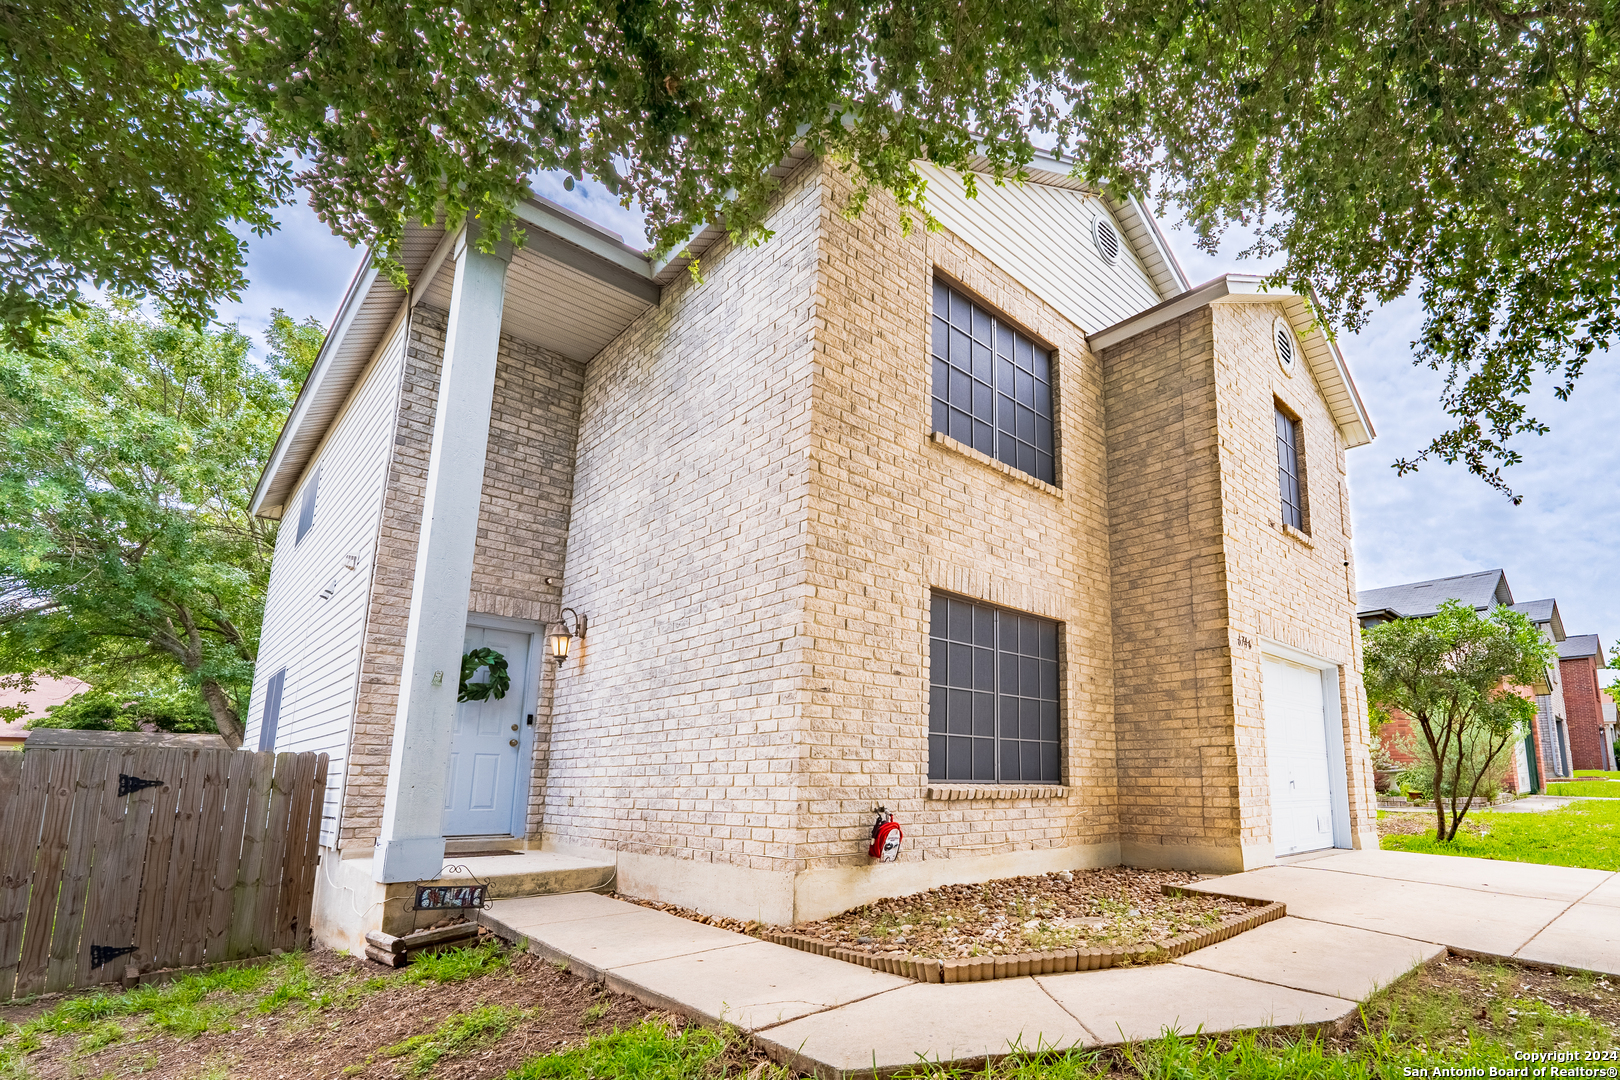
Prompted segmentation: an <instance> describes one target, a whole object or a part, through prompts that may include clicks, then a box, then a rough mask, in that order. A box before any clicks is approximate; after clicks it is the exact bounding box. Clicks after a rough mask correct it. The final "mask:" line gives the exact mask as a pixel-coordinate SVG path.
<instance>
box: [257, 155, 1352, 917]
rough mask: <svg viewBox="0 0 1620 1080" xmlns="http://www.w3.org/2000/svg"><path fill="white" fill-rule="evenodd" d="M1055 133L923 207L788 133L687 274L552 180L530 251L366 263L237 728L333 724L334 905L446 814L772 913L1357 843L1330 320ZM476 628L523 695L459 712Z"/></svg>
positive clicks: (529, 227) (473, 831)
mask: <svg viewBox="0 0 1620 1080" xmlns="http://www.w3.org/2000/svg"><path fill="white" fill-rule="evenodd" d="M1032 172H1033V175H1032V177H1031V179H1030V181H1029V182H1028V183H1025V184H1022V185H1012V184H1009V185H1007V186H1005V187H998V186H996V185H994V184H992V183H989V182H988V181H985V180H981V183H980V185H979V196H978V198H976V199H971V200H970V199H968V198H966V197H965V195H964V190H963V184H962V181H961V179H960V178H959V177H957V176H954V175H951V174H948V173H944V172H940V171H938V170H933V169H929V170H928V176H929V180H930V187H929V202H930V206H931V207H932V209H933V212H934V213H935V214H936V216H937V217H938V219H939V221H940V222H941V223H942V224H943V226H944V228H943V229H942V230H941V231H937V232H929V231H925V230H922V229H917V230H913V231H910V232H909V233H908V232H906V231H904V230H902V228H901V225H900V215H899V212H898V208H897V207H896V206H895V205H894V203H893V202H892V201H886V200H884V199H882V198H875V199H874V200H873V202H872V204H871V205H870V206H869V207H868V209H867V210H866V211H865V212H864V213H863V214H862V215H861V216H859V217H856V218H854V219H850V218H848V217H846V216H845V214H844V208H845V207H846V206H847V205H848V200H849V198H850V194H851V189H850V185H849V183H848V182H847V180H846V179H845V177H844V176H843V175H842V174H841V173H840V172H839V170H838V169H837V168H835V167H834V166H832V165H831V164H829V163H827V162H825V161H821V160H817V159H813V158H804V159H798V160H792V161H788V162H785V163H784V165H783V167H782V169H781V170H780V175H781V181H782V183H781V188H780V190H779V192H778V193H777V195H776V197H775V200H774V204H773V208H772V210H771V213H770V217H769V219H768V225H769V227H770V229H771V230H772V231H773V233H774V235H773V236H772V237H771V239H770V240H769V241H767V242H765V243H763V244H760V245H759V246H755V247H749V246H739V245H737V244H734V243H732V242H730V241H729V240H728V239H727V238H726V237H725V236H724V234H723V233H722V232H720V231H718V230H710V231H709V232H707V233H705V234H703V235H701V236H699V237H698V238H697V239H696V240H695V241H694V242H693V244H692V246H691V251H692V252H693V253H694V254H698V255H701V259H702V274H701V277H698V276H695V275H694V274H692V273H690V272H689V268H688V266H687V265H686V264H685V263H683V262H681V261H679V260H675V261H670V262H663V263H660V262H655V261H651V260H649V259H648V258H647V257H645V256H644V255H643V254H642V253H640V252H638V251H636V250H634V249H633V248H631V247H629V246H627V245H625V244H624V243H622V242H621V240H620V238H619V237H617V236H615V235H612V234H611V233H609V232H607V231H606V230H604V229H603V228H601V227H599V226H597V225H595V224H593V223H592V222H590V221H587V220H584V219H582V218H580V217H578V216H577V215H575V214H573V213H572V212H570V211H568V210H565V209H563V208H561V207H558V206H556V205H553V204H551V203H547V202H545V201H543V200H532V201H530V202H527V203H525V204H524V205H523V206H522V207H520V210H519V214H520V217H521V219H522V225H523V228H524V230H525V232H526V236H527V239H526V242H525V243H524V244H523V245H522V246H521V247H518V248H516V249H514V248H513V247H512V246H511V245H510V244H507V243H504V242H503V243H500V244H497V245H496V246H495V250H494V251H493V253H486V252H484V251H482V250H481V249H480V245H479V244H477V243H475V242H472V240H471V239H470V238H469V235H468V233H467V232H466V231H465V230H459V231H455V232H453V233H448V234H447V233H445V232H444V231H443V230H435V229H417V228H412V229H411V230H409V231H408V233H407V235H406V240H405V244H404V250H403V254H402V259H403V262H404V264H405V266H406V268H407V270H408V272H409V276H410V282H411V286H410V289H409V290H408V291H401V290H399V289H396V288H395V287H394V286H392V285H391V284H389V283H388V281H387V280H386V279H384V278H382V277H379V276H378V275H377V273H376V272H375V271H372V270H369V269H368V270H365V271H364V272H362V273H361V274H360V275H359V276H358V277H357V279H356V280H355V282H354V284H353V286H352V287H351V289H350V291H349V293H348V295H347V297H346V298H345V299H344V300H343V302H342V305H341V307H340V309H339V314H338V317H337V319H336V321H335V323H334V325H333V327H332V331H331V333H330V335H329V338H328V340H327V342H326V345H325V347H324V348H323V350H322V352H321V355H320V358H319V360H318V362H317V364H316V366H315V369H314V372H313V373H312V375H311V376H310V379H309V382H308V384H307V386H306V387H305V389H304V391H303V393H302V395H301V396H300V398H299V400H298V403H297V405H296V406H295V408H294V410H293V413H292V416H291V418H290V419H289V421H288V423H287V426H286V430H285V431H284V432H283V434H282V436H281V440H280V442H279V443H278V445H277V448H276V451H275V454H274V458H273V460H272V462H271V464H270V466H269V467H268V469H267V470H266V472H265V474H264V478H263V481H262V483H261V485H260V487H259V490H258V492H257V495H256V497H255V502H254V510H255V512H256V513H258V514H261V515H263V516H266V517H271V518H279V519H280V520H281V521H282V526H281V530H280V534H279V537H278V540H277V548H276V555H275V563H274V569H273V571H272V575H271V583H270V594H269V602H268V606H267V610H266V614H265V624H264V635H263V643H262V648H261V654H260V662H259V666H258V673H257V675H256V678H255V685H254V693H253V702H252V707H251V710H250V722H249V727H248V740H249V744H250V745H258V746H263V747H267V748H269V747H273V748H275V749H277V750H321V751H325V752H327V753H329V754H331V755H332V768H331V771H330V774H329V775H330V776H331V788H330V792H329V795H328V799H327V804H326V810H325V819H324V826H323V834H322V842H323V849H324V850H323V860H324V861H323V867H322V875H321V882H320V885H319V887H318V888H319V890H320V894H321V895H320V896H319V897H318V898H317V911H318V912H319V913H320V914H319V915H318V919H319V920H321V921H320V922H319V923H318V925H317V927H316V930H317V933H318V934H319V935H321V936H322V937H324V938H325V939H327V940H344V941H353V940H355V938H354V934H355V931H356V929H357V928H358V929H359V930H362V931H363V930H364V929H367V928H371V927H375V926H377V925H380V924H381V923H384V922H386V921H387V920H388V919H391V918H394V916H393V915H392V914H390V913H391V912H393V911H395V910H396V908H397V904H396V905H394V906H390V903H389V901H392V900H395V899H397V897H398V896H400V895H402V894H401V892H400V890H402V889H404V888H406V887H407V886H408V885H409V883H411V882H413V881H419V880H425V879H430V878H432V877H434V876H435V875H437V874H438V872H439V870H440V867H441V862H442V860H443V859H444V857H445V852H446V845H447V843H449V844H450V845H451V847H452V849H454V848H455V847H456V846H457V843H458V838H460V839H461V840H462V841H463V842H465V838H472V840H471V842H472V843H474V844H481V845H484V846H489V845H491V844H498V845H502V846H527V847H530V848H543V849H546V850H548V851H556V852H562V853H573V854H576V855H580V856H582V857H589V858H595V859H607V860H610V861H611V862H612V863H613V864H614V866H615V867H616V875H617V877H616V887H617V888H618V889H619V890H621V891H623V892H626V893H630V894H634V895H641V896H647V897H654V898H659V899H663V900H667V901H672V902H677V903H681V904H685V905H688V906H691V907H695V908H699V909H702V910H705V911H710V912H715V913H722V914H727V915H734V916H744V917H748V918H758V919H762V920H765V921H767V922H776V923H786V922H791V921H794V920H798V919H804V918H808V917H820V916H825V915H827V914H829V913H832V912H836V911H840V910H843V909H846V908H849V907H851V906H854V905H857V904H860V903H863V902H866V901H870V900H872V899H875V898H877V897H881V896H886V895H900V894H905V893H909V892H914V891H917V890H921V889H925V888H929V887H932V886H936V885H940V884H943V883H949V882H968V881H976V880H987V879H990V878H995V877H1005V876H1010V875H1016V874H1021V873H1033V872H1041V871H1048V870H1057V869H1065V868H1078V867H1087V866H1097V865H1109V864H1118V863H1121V862H1125V863H1131V864H1135V865H1143V866H1159V867H1186V868H1196V869H1204V870H1215V871H1231V870H1240V869H1243V868H1246V867H1252V866H1256V865H1262V864H1265V863H1268V862H1271V861H1272V860H1274V859H1275V858H1276V857H1278V856H1279V855H1285V854H1289V853H1293V852H1298V851H1306V850H1311V849H1314V848H1324V847H1334V846H1337V847H1354V846H1362V845H1369V846H1376V843H1377V840H1376V835H1375V831H1374V822H1373V792H1372V773H1371V768H1370V764H1369V758H1368V752H1367V727H1366V707H1365V700H1364V696H1363V692H1362V686H1361V678H1360V653H1359V647H1358V638H1357V633H1356V620H1355V584H1354V583H1355V575H1354V568H1353V566H1352V556H1351V545H1350V514H1349V501H1348V500H1349V495H1348V490H1347V486H1346V479H1345V454H1346V451H1347V450H1349V449H1350V448H1352V447H1356V446H1360V445H1363V444H1365V443H1367V442H1369V441H1370V440H1371V439H1372V437H1373V430H1372V425H1371V423H1370V421H1369V419H1368V417H1367V414H1366V411H1365V409H1364V408H1363V406H1362V403H1361V401H1360V399H1359V397H1358V396H1357V393H1356V390H1355V387H1354V385H1353V383H1352V382H1351V379H1350V374H1349V371H1348V369H1347V367H1346V364H1345V361H1344V359H1343V357H1342V356H1341V355H1340V353H1339V350H1338V349H1337V347H1336V346H1335V344H1334V343H1333V341H1332V340H1331V339H1330V338H1329V337H1328V336H1327V335H1325V334H1324V333H1323V332H1322V330H1321V328H1320V327H1318V326H1317V325H1316V324H1315V323H1314V322H1313V319H1312V316H1311V311H1310V308H1309V305H1308V304H1307V303H1306V302H1305V300H1303V299H1301V298H1300V297H1297V296H1293V295H1289V294H1287V293H1278V292H1267V291H1266V290H1265V289H1263V288H1262V287H1261V285H1260V283H1259V282H1258V281H1257V280H1256V279H1253V278H1246V277H1236V276H1232V277H1225V278H1221V279H1218V280H1215V281H1212V282H1209V283H1207V284H1204V285H1201V286H1198V287H1196V288H1192V287H1189V285H1188V282H1187V281H1186V280H1185V279H1184V277H1183V275H1182V272H1181V270H1180V269H1179V267H1178V266H1177V264H1176V261H1175V259H1174V258H1173V257H1172V256H1171V254H1170V252H1169V250H1168V248H1167V246H1166V245H1165V243H1164V240H1163V238H1162V236H1161V235H1160V232H1159V229H1158V227H1157V226H1156V224H1155V223H1154V221H1153V219H1152V217H1151V216H1150V215H1149V213H1148V211H1147V210H1146V209H1145V208H1144V207H1143V206H1142V205H1141V204H1140V203H1139V202H1138V201H1136V200H1135V199H1130V198H1123V199H1122V198H1115V197H1112V196H1108V195H1104V194H1099V193H1098V192H1096V191H1093V190H1090V189H1088V188H1087V187H1085V186H1084V185H1082V184H1080V183H1079V182H1077V181H1076V180H1074V179H1073V178H1072V177H1071V176H1069V175H1068V173H1069V170H1068V166H1066V165H1064V164H1062V163H1060V162H1056V161H1051V160H1039V161H1037V162H1036V163H1035V165H1034V166H1033V169H1032ZM559 623H560V624H561V627H566V629H567V631H568V632H569V633H570V634H571V635H572V636H571V637H561V636H559V637H558V638H557V641H558V644H559V645H562V644H566V645H567V646H568V649H567V653H566V660H564V661H563V662H561V663H560V664H559V663H558V662H557V661H556V660H554V659H552V655H553V654H552V653H550V652H549V651H548V649H547V644H546V643H547V640H548V634H558V633H560V629H561V627H560V626H559ZM486 648H487V649H493V650H495V651H496V652H497V653H499V654H500V655H501V656H502V657H503V658H504V663H505V665H506V668H507V675H508V677H509V678H510V689H509V690H508V691H507V693H506V694H505V696H503V697H500V698H495V697H493V696H491V697H489V698H486V699H484V700H470V701H466V702H462V703H459V704H458V702H457V700H456V699H457V692H458V681H459V673H460V668H461V665H462V661H463V656H464V654H466V653H469V652H471V651H473V650H475V649H486ZM485 670H487V669H485ZM487 678H488V675H487V674H484V673H480V674H479V675H478V676H476V680H475V681H482V680H484V679H487ZM878 806H883V807H886V808H888V810H889V811H891V812H892V813H894V814H895V815H896V818H897V820H898V821H899V822H900V823H901V825H902V826H903V830H904V842H903V844H902V846H901V848H900V851H899V856H898V859H897V860H896V861H894V862H888V863H883V862H876V861H874V860H873V859H871V858H870V857H869V856H868V852H867V846H868V843H869V834H870V830H871V826H872V823H873V815H874V809H875V808H876V807H878ZM447 838H449V839H448V840H447Z"/></svg>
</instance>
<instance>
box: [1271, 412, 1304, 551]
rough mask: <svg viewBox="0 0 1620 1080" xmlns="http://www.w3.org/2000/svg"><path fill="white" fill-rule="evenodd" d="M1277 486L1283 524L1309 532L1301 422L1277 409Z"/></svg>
mask: <svg viewBox="0 0 1620 1080" xmlns="http://www.w3.org/2000/svg"><path fill="white" fill-rule="evenodd" d="M1276 413H1277V487H1278V489H1279V490H1280V491H1281V492H1282V519H1283V524H1285V525H1292V526H1293V527H1294V528H1296V529H1299V530H1301V531H1304V529H1305V485H1304V484H1303V483H1302V482H1301V478H1302V476H1303V473H1302V472H1301V470H1300V461H1299V421H1298V420H1295V419H1294V418H1293V417H1291V416H1289V415H1288V414H1287V413H1285V412H1283V411H1282V409H1280V408H1279V409H1277V410H1276Z"/></svg>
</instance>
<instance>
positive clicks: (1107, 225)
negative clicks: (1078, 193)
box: [1092, 217, 1124, 266]
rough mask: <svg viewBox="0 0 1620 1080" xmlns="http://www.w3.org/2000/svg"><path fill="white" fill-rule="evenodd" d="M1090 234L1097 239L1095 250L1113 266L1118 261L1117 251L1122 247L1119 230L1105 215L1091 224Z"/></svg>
mask: <svg viewBox="0 0 1620 1080" xmlns="http://www.w3.org/2000/svg"><path fill="white" fill-rule="evenodd" d="M1092 235H1093V237H1094V238H1095V239H1096V241H1097V252H1098V254H1100V255H1101V256H1102V257H1103V261H1104V262H1106V263H1107V264H1108V265H1109V266H1113V265H1114V264H1115V263H1116V262H1118V261H1119V253H1120V251H1121V250H1122V249H1123V248H1124V242H1123V241H1122V240H1120V238H1119V230H1118V229H1116V228H1114V223H1113V222H1111V221H1109V220H1108V219H1107V218H1105V217H1098V218H1097V219H1096V220H1095V221H1094V222H1093V224H1092Z"/></svg>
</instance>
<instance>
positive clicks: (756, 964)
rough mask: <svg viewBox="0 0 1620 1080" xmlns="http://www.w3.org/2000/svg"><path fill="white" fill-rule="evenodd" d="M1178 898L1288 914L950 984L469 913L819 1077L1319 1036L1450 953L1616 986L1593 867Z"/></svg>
mask: <svg viewBox="0 0 1620 1080" xmlns="http://www.w3.org/2000/svg"><path fill="white" fill-rule="evenodd" d="M1195 887H1196V888H1202V889H1203V890H1205V891H1208V892H1220V893H1229V894H1234V895H1239V896H1248V897H1253V898H1255V899H1262V900H1282V901H1284V902H1286V903H1287V905H1288V917H1286V918H1283V919H1279V920H1277V921H1275V922H1271V923H1267V924H1266V925H1264V926H1261V927H1259V928H1258V929H1255V930H1251V931H1249V932H1248V933H1246V934H1241V935H1239V936H1238V937H1235V938H1232V939H1230V940H1228V941H1224V942H1221V943H1220V944H1217V945H1213V946H1210V947H1208V948H1205V949H1200V950H1199V951H1197V952H1194V953H1190V954H1188V955H1187V956H1185V957H1183V958H1182V959H1180V960H1178V961H1175V962H1172V963H1167V964H1156V965H1153V966H1150V967H1140V968H1116V969H1110V970H1105V971H1088V972H1072V973H1068V974H1062V975H1040V976H1033V977H1029V978H1022V979H1001V980H997V981H994V982H981V983H965V984H951V985H944V984H933V983H915V982H911V981H910V980H908V979H902V978H899V977H898V976H894V975H885V974H882V973H879V972H874V971H870V970H868V969H866V968H862V967H857V966H856V965H854V964H846V963H844V962H842V961H839V960H833V959H830V958H828V957H822V956H816V955H814V954H811V953H805V952H800V951H798V950H796V949H790V948H787V947H785V946H781V945H773V944H771V943H769V942H764V941H760V940H758V939H757V938H751V937H746V936H744V935H742V934H734V933H731V932H730V931H726V930H720V929H716V928H715V927H712V926H704V925H702V924H701V923H695V922H691V921H689V920H686V919H681V918H678V917H676V916H674V915H668V914H665V913H664V912H660V911H653V910H651V909H649V908H644V907H639V906H637V905H634V904H628V903H625V902H624V901H621V900H614V899H611V898H609V897H606V896H600V895H596V894H591V893H577V894H572V895H564V896H539V897H530V898H526V899H519V900H501V901H498V902H496V903H494V904H492V905H491V906H490V907H488V908H486V909H485V911H484V913H483V919H484V921H485V922H486V923H487V924H488V925H490V926H491V927H492V928H494V929H495V930H496V932H497V933H499V934H501V935H502V936H504V937H508V938H511V939H513V940H518V939H523V940H525V941H526V943H527V946H528V948H529V949H530V950H531V951H533V952H535V953H537V954H539V955H541V956H544V957H547V958H549V959H552V960H557V961H566V962H567V963H568V964H569V965H570V966H571V967H572V968H573V969H574V970H576V971H578V972H580V973H582V974H584V975H587V976H588V977H590V978H593V979H597V980H601V981H604V982H606V983H607V985H608V986H609V987H611V988H613V989H615V990H619V991H622V992H624V993H629V994H632V995H634V996H635V997H637V998H639V999H641V1000H642V1001H645V1002H647V1003H649V1004H652V1005H655V1006H657V1007H660V1008H666V1009H669V1010H672V1011H674V1012H678V1013H681V1014H683V1015H686V1016H690V1017H693V1018H695V1019H698V1020H701V1021H704V1022H709V1023H714V1022H718V1021H724V1022H726V1023H729V1024H732V1025H734V1026H736V1027H738V1028H740V1029H742V1030H744V1031H746V1032H748V1033H750V1034H751V1035H752V1036H753V1037H754V1038H755V1039H756V1040H757V1041H758V1042H759V1043H760V1044H761V1045H762V1046H763V1047H764V1048H765V1049H766V1050H767V1051H768V1052H769V1053H771V1055H772V1056H773V1057H775V1058H777V1060H780V1061H784V1062H792V1063H794V1064H795V1065H796V1066H797V1067H799V1068H801V1069H804V1070H806V1071H814V1072H815V1073H817V1074H818V1075H820V1076H823V1077H827V1078H829V1080H831V1078H833V1077H840V1076H871V1075H874V1074H876V1075H879V1076H881V1075H884V1074H887V1073H891V1072H894V1071H896V1070H899V1069H902V1068H905V1067H906V1066H910V1065H915V1064H917V1063H918V1062H919V1061H930V1062H958V1063H969V1062H976V1061H981V1060H984V1059H985V1058H994V1057H998V1056H1001V1055H1005V1054H1008V1053H1012V1052H1017V1051H1019V1050H1025V1051H1029V1050H1036V1049H1051V1048H1069V1047H1096V1046H1106V1045H1110V1044H1117V1043H1120V1042H1123V1041H1125V1040H1134V1039H1147V1038H1153V1037H1156V1036H1158V1035H1160V1034H1162V1033H1163V1032H1164V1031H1165V1030H1166V1029H1172V1030H1177V1031H1181V1032H1192V1031H1198V1030H1201V1031H1203V1032H1206V1033H1208V1032H1217V1031H1235V1030H1241V1029H1245V1028H1259V1027H1281V1026H1312V1025H1321V1024H1331V1023H1336V1022H1338V1021H1342V1020H1345V1019H1348V1018H1349V1017H1351V1016H1352V1014H1353V1013H1354V1011H1355V1009H1356V1006H1357V1004H1358V1003H1359V1002H1361V1001H1363V1000H1365V999H1366V998H1367V997H1369V996H1370V995H1371V994H1372V993H1373V991H1374V990H1376V989H1377V988H1379V987H1381V986H1387V985H1388V984H1389V983H1391V982H1393V981H1394V980H1395V979H1398V978H1399V977H1400V976H1402V975H1404V974H1406V973H1407V972H1409V971H1411V970H1412V969H1413V968H1415V967H1417V966H1418V965H1420V964H1423V963H1426V962H1428V961H1430V960H1433V959H1434V958H1436V957H1438V956H1440V955H1441V954H1442V953H1444V952H1445V951H1446V947H1447V946H1450V947H1453V948H1456V949H1458V950H1461V951H1465V952H1469V953H1475V954H1489V955H1494V956H1503V957H1518V958H1520V959H1524V960H1531V961H1536V962H1539V963H1546V964H1556V965H1561V966H1569V967H1582V968H1589V969H1594V970H1599V971H1607V972H1616V973H1620V875H1616V874H1613V873H1609V872H1607V871H1595V870H1575V869H1570V868H1568V867H1557V866H1532V865H1528V864H1524V863H1502V862H1492V861H1488V860H1483V859H1460V858H1452V857H1449V856H1444V855H1415V854H1410V853H1406V852H1393V851H1389V852H1386V851H1337V852H1327V853H1323V854H1321V855H1317V856H1304V857H1300V858H1296V859H1292V860H1290V861H1288V862H1287V863H1286V864H1283V865H1279V866H1273V867H1267V868H1265V869H1262V870H1254V871H1250V872H1248V873H1245V874H1237V875H1233V876H1231V877H1224V878H1214V879H1210V880H1208V881H1205V882H1203V883H1201V885H1199V886H1195Z"/></svg>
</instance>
